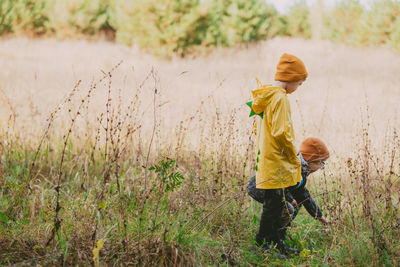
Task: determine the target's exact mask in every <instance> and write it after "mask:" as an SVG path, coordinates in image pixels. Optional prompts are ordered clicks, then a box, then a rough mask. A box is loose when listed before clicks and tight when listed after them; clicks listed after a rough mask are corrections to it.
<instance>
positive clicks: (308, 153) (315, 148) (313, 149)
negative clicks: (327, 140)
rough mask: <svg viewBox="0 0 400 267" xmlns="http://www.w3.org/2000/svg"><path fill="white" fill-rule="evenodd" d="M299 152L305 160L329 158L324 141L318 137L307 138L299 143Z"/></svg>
mask: <svg viewBox="0 0 400 267" xmlns="http://www.w3.org/2000/svg"><path fill="white" fill-rule="evenodd" d="M300 153H301V154H302V155H303V158H304V159H305V160H306V161H307V162H310V161H325V160H327V159H328V158H329V151H328V148H327V147H326V145H325V144H324V142H322V141H321V140H319V139H318V138H314V137H310V138H307V139H305V140H304V141H303V143H301V145H300Z"/></svg>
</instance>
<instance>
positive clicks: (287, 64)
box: [275, 53, 308, 82]
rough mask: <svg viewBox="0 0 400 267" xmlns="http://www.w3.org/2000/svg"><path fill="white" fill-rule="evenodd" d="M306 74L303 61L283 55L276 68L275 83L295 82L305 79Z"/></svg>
mask: <svg viewBox="0 0 400 267" xmlns="http://www.w3.org/2000/svg"><path fill="white" fill-rule="evenodd" d="M307 76H308V73H307V70H306V67H305V66H304V63H303V61H301V59H299V58H297V57H296V56H293V55H289V54H286V53H285V54H283V55H282V56H281V58H280V59H279V63H278V65H277V66H276V74H275V81H281V82H297V81H303V80H305V79H306V78H307Z"/></svg>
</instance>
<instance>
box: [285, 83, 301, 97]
mask: <svg viewBox="0 0 400 267" xmlns="http://www.w3.org/2000/svg"><path fill="white" fill-rule="evenodd" d="M303 82H304V80H301V81H297V82H290V83H287V85H286V92H287V93H288V94H291V93H293V92H294V91H296V89H297V88H298V87H299V86H300V85H302V84H303Z"/></svg>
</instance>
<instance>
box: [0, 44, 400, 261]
mask: <svg viewBox="0 0 400 267" xmlns="http://www.w3.org/2000/svg"><path fill="white" fill-rule="evenodd" d="M283 52H289V53H293V54H295V55H297V56H299V57H300V58H302V59H303V60H304V62H305V64H306V66H307V69H308V71H309V73H310V76H309V78H308V79H307V81H306V83H304V85H303V86H302V87H301V88H299V90H298V91H296V92H295V93H294V94H293V95H291V96H290V97H289V99H290V101H291V105H292V113H293V119H294V124H295V131H296V137H297V142H298V143H299V142H300V141H301V140H302V139H304V138H305V137H309V136H315V137H319V138H321V139H323V140H324V141H325V142H326V143H327V144H328V147H329V149H330V151H331V158H330V160H329V163H328V165H327V168H326V169H325V170H324V171H322V172H319V173H317V174H315V175H313V178H312V179H310V185H309V187H310V188H312V191H313V195H314V196H315V198H316V199H317V201H318V203H320V205H321V206H322V208H323V209H324V212H325V214H326V215H327V216H328V218H329V219H330V220H332V221H334V222H335V224H333V225H332V226H331V227H330V228H318V227H315V224H313V223H312V222H310V221H307V220H306V219H304V218H303V219H301V220H299V222H298V223H296V224H294V231H293V232H294V233H295V235H298V236H297V237H296V238H294V241H293V242H294V243H296V244H297V245H298V246H302V247H303V248H306V249H307V247H308V248H309V247H310V246H312V245H315V244H317V245H318V246H317V247H318V248H320V249H321V250H322V252H317V251H314V252H313V254H312V256H311V258H307V257H308V256H307V253H306V252H304V255H303V258H299V259H293V263H296V264H299V263H309V264H311V263H315V262H318V261H322V263H324V264H338V265H341V264H350V265H362V264H363V263H364V262H365V261H371V262H372V263H373V264H375V265H379V264H381V263H382V262H390V263H391V264H392V265H396V263H398V257H399V255H398V249H397V248H398V246H399V243H398V238H397V237H398V236H399V214H398V205H399V194H398V192H399V186H400V183H399V173H400V172H399V162H400V161H399V155H398V153H397V151H398V149H399V146H400V142H399V138H398V135H397V133H398V131H399V128H398V121H397V117H396V114H397V113H398V111H399V110H398V109H399V107H398V105H397V102H398V100H399V99H398V98H399V94H397V89H396V86H397V84H398V79H399V78H398V77H397V76H396V70H397V68H398V67H399V66H398V65H399V64H400V63H398V62H399V61H398V60H396V59H398V57H399V56H398V55H396V54H394V53H393V52H390V51H388V50H384V49H366V50H357V49H353V48H348V47H345V46H339V45H333V44H331V43H327V42H311V41H304V40H298V39H274V40H271V41H269V42H261V43H258V44H255V45H251V46H249V47H247V48H244V47H238V48H235V49H229V50H218V51H216V52H215V53H214V54H212V55H210V56H208V57H205V58H193V59H185V60H182V59H174V60H172V61H163V60H158V59H155V58H153V57H151V56H148V55H143V54H140V53H139V52H138V51H136V50H134V49H129V48H126V47H124V46H118V45H113V44H109V43H87V42H62V43H59V42H56V41H53V40H39V41H32V40H26V39H10V40H3V41H2V42H1V43H0V57H1V60H0V64H1V67H2V68H1V69H2V70H3V71H2V72H1V73H0V88H1V101H2V103H3V105H1V106H0V114H1V118H2V120H1V124H2V128H1V129H2V140H1V162H2V168H1V172H2V176H3V179H2V180H1V181H0V182H1V183H0V184H1V186H2V191H1V193H2V199H3V200H4V201H2V202H1V207H0V212H2V214H5V215H6V216H7V222H5V220H6V219H4V218H2V220H3V222H2V223H3V228H2V231H3V232H2V233H3V234H4V235H3V238H2V239H1V240H0V242H1V243H2V245H3V247H4V248H6V249H5V252H3V253H4V254H3V256H6V257H4V258H5V259H6V260H5V262H4V263H5V264H7V263H8V264H12V263H16V262H21V261H24V260H25V261H30V262H36V263H39V262H41V263H43V262H44V263H46V264H61V265H68V264H77V263H88V262H93V264H95V265H96V264H99V263H100V262H102V261H103V262H106V263H109V264H111V263H112V262H113V261H114V262H118V263H119V264H123V263H124V262H125V263H127V264H129V263H131V264H141V265H145V264H154V263H158V264H166V265H179V264H181V265H185V264H194V263H195V262H198V261H200V262H203V263H204V264H205V265H207V264H212V262H215V261H220V260H221V258H222V260H223V261H225V262H226V264H227V265H230V264H234V263H235V262H236V263H237V262H246V263H248V264H257V263H258V264H263V263H264V264H268V263H271V260H267V261H264V260H265V257H263V256H260V254H257V253H258V252H256V255H258V256H257V257H258V258H256V259H254V258H252V256H249V255H248V254H249V251H250V249H248V244H251V239H252V235H254V234H255V231H256V227H257V220H258V219H257V216H258V214H257V213H258V212H259V207H257V206H255V205H254V203H250V201H249V200H248V198H247V197H246V195H245V193H244V186H245V184H246V183H247V179H248V177H249V176H250V175H251V174H252V172H253V171H252V168H253V165H254V155H253V154H254V153H253V152H254V151H253V150H254V142H253V140H254V136H253V135H252V128H253V127H252V123H253V122H252V119H249V118H248V113H249V111H248V109H247V107H246V106H245V104H244V103H245V102H246V101H247V100H248V99H249V98H250V91H249V90H250V89H254V87H255V85H256V82H255V77H258V78H259V79H260V80H261V81H263V82H268V81H271V79H272V78H273V75H274V71H275V64H276V62H277V61H278V59H279V56H280V55H281V54H282V53H283ZM121 60H122V63H119V62H120V61H121ZM175 161H176V165H175ZM158 169H159V170H160V171H158V172H157V171H155V170H158ZM180 175H183V176H184V177H185V178H184V180H182V181H181V182H182V185H180V184H179V182H180V178H179V177H180ZM167 186H168V187H167ZM179 187H180V188H179ZM167 188H170V189H168V190H167ZM296 229H297V230H296ZM5 231H7V232H8V234H6V232H5ZM205 232H206V233H207V234H208V235H205ZM355 237H358V238H359V239H360V240H358V241H357V242H359V243H354V242H353V241H350V240H351V238H355ZM99 240H103V241H105V245H104V248H102V245H101V243H98V242H99ZM307 240H309V241H307ZM396 240H397V241H396ZM306 241H307V242H308V243H304V242H306ZM16 243H17V244H18V245H19V246H21V248H22V249H16V248H15V247H14V246H13V244H16ZM212 244H214V247H215V248H213V245H212ZM355 244H358V245H360V244H361V246H360V249H359V250H354V249H353V248H352V247H353V246H354V245H355ZM96 249H97V250H96ZM370 249H372V251H373V252H372V253H371V254H370V255H369V256H368V257H369V258H368V257H367V258H365V257H366V255H367V253H368V250H370ZM95 251H97V252H99V251H100V252H102V253H100V254H97V257H96V253H95ZM46 255H47V256H46ZM48 255H50V256H48ZM154 255H157V256H154ZM33 256H35V257H36V259H37V260H33V261H32V257H33ZM46 257H47V258H46ZM359 257H361V258H359ZM363 257H364V258H363ZM221 264H222V263H221Z"/></svg>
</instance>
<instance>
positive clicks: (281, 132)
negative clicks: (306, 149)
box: [271, 96, 300, 166]
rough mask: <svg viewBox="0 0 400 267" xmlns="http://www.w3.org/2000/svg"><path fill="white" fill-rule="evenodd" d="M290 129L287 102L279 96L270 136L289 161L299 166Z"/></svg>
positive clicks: (273, 114)
mask: <svg viewBox="0 0 400 267" xmlns="http://www.w3.org/2000/svg"><path fill="white" fill-rule="evenodd" d="M292 127H293V125H292V118H291V114H290V103H289V100H288V99H287V97H286V96H281V97H279V98H278V99H277V101H276V102H275V105H274V108H273V113H272V120H271V134H272V136H273V137H274V138H275V140H276V142H277V143H278V144H279V146H280V147H281V151H282V152H283V153H284V154H285V155H286V156H287V157H288V159H289V161H290V162H291V163H295V164H298V165H299V166H300V159H299V158H298V157H297V149H296V147H295V145H294V135H293V128H292Z"/></svg>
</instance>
